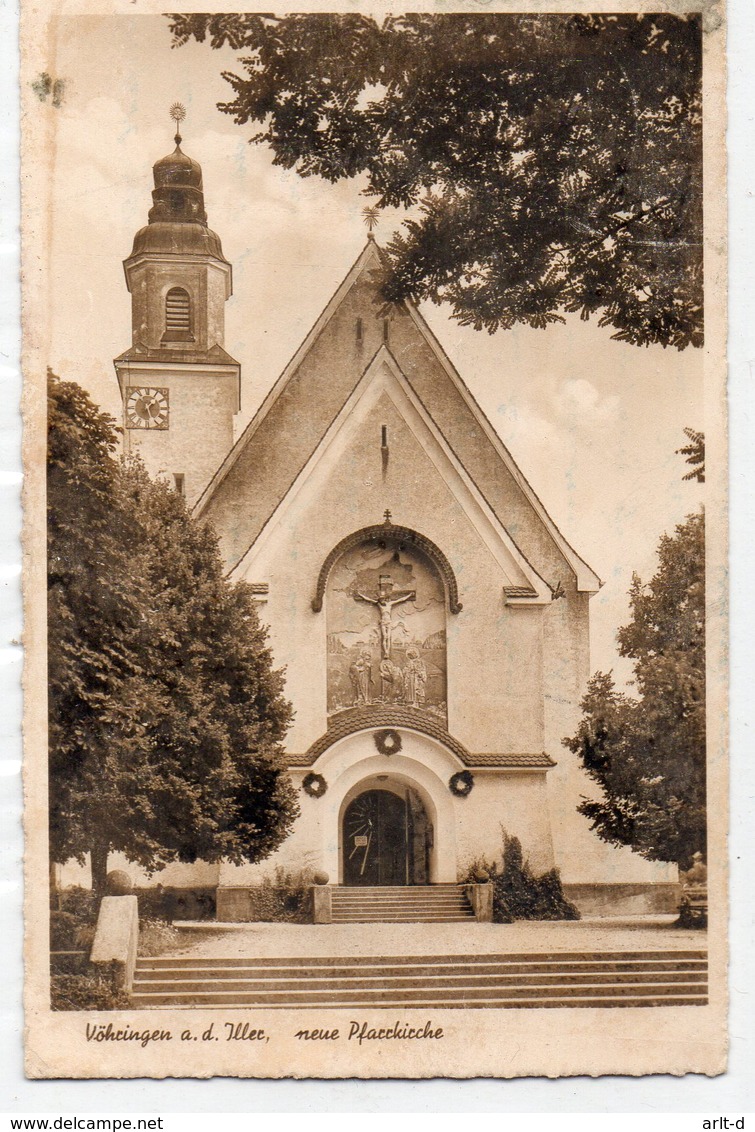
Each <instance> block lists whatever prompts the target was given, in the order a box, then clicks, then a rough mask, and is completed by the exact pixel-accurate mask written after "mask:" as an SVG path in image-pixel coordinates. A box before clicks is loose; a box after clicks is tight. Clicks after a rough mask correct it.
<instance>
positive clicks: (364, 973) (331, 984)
mask: <svg viewBox="0 0 755 1132" xmlns="http://www.w3.org/2000/svg"><path fill="white" fill-rule="evenodd" d="M131 1001H132V1005H133V1006H134V1007H142V1008H147V1007H150V1008H158V1009H159V1008H169V1007H171V1006H172V1007H188V1006H195V1007H196V1006H199V1007H207V1008H221V1007H226V1008H233V1007H239V1008H244V1007H259V1008H286V1007H288V1008H302V1007H320V1008H323V1007H327V1008H333V1009H338V1008H343V1009H352V1010H353V1009H358V1008H365V1009H367V1008H369V1007H374V1008H397V1009H398V1008H409V1007H413V1006H414V1007H418V1008H419V1007H424V1008H433V1009H441V1008H454V1007H457V1008H458V1007H465V1006H469V1007H475V1008H478V1007H479V1008H482V1007H497V1008H507V1007H511V1008H515V1007H525V1006H532V1007H556V1006H568V1007H575V1006H593V1007H598V1006H599V1007H606V1006H654V1005H658V1006H684V1005H700V1004H703V1003H705V1002H706V1001H707V970H706V962H705V952H702V951H665V952H609V953H600V952H598V953H589V952H560V953H559V952H555V953H553V952H551V953H532V952H530V953H527V954H516V953H512V954H508V955H475V956H468V955H463V956H462V955H433V956H406V955H404V956H399V957H386V958H382V957H378V956H356V957H351V958H343V957H338V956H315V957H311V958H310V957H302V958H293V957H287V958H285V959H284V958H282V957H281V958H263V959H257V958H244V959H231V958H223V957H217V958H201V957H197V958H192V957H191V956H160V957H156V958H141V959H139V960H138V961H137V968H136V974H135V983H134V989H133V994H132V997H131Z"/></svg>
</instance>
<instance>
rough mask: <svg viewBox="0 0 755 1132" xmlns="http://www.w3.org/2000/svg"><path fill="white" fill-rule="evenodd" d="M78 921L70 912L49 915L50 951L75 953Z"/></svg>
mask: <svg viewBox="0 0 755 1132" xmlns="http://www.w3.org/2000/svg"><path fill="white" fill-rule="evenodd" d="M78 929H79V921H78V919H77V918H76V916H73V915H71V913H70V912H51V913H50V950H51V951H75V950H76V932H77V931H78Z"/></svg>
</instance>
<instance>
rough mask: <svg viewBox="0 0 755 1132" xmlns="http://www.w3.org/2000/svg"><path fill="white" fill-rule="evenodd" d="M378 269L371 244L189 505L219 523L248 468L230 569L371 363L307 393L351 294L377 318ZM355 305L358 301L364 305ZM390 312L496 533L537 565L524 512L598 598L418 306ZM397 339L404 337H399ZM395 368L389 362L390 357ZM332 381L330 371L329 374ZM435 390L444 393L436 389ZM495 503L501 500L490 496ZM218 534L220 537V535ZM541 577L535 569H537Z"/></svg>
mask: <svg viewBox="0 0 755 1132" xmlns="http://www.w3.org/2000/svg"><path fill="white" fill-rule="evenodd" d="M381 268H382V259H381V252H380V249H379V248H378V247H377V244H376V243H375V241H374V239H373V238H372V237H370V238H369V239H368V241H367V244H366V245H365V247H364V248H363V250H362V252H361V253H360V255H359V256H358V258H357V260H356V261H355V263H354V264H353V265H352V267H351V269H350V271H349V272H348V274H347V275H346V277H345V279H344V280H343V282H342V283H341V285H340V286H339V287H338V288H337V290H336V292H335V294H334V295H333V297H332V298H331V300H330V302H329V303H328V304H327V306H326V307H325V309H324V310H323V312H322V314H321V315H320V317H319V318H318V320H317V321H316V322H315V324H314V326H313V327H312V329H311V330H310V332H309V334H308V335H307V336H306V338H305V339H304V341H303V342H302V344H301V346H300V347H299V349H298V350H297V351H296V353H295V354H294V356H293V357H292V359H291V361H290V362H289V363H288V365H287V366H286V368H285V369H284V371H283V373H282V374H281V375H280V377H279V378H278V380H277V381H276V382H275V384H274V385H273V387H272V388H271V389H270V391H269V393H268V394H267V396H266V397H265V399H264V401H263V402H262V404H261V405H260V407H259V409H258V410H257V412H256V414H255V415H254V417H253V418H252V420H251V421H250V423H249V424H248V425H247V427H246V428H245V429H244V431H243V432H242V434H241V435H240V436H239V438H238V440H237V441H236V443H235V444H234V446H233V448H232V449H231V451H230V452H229V453H228V455H227V456H226V458H225V459H224V460H223V462H222V464H221V465H220V467H219V468H218V470H217V472H216V473H215V475H214V476H213V478H212V479H211V481H210V483H209V484H208V485H207V487H206V488H205V490H204V492H203V493H202V495H201V496H200V498H199V500H198V501H197V503H196V504H195V507H194V513H195V515H197V516H201V515H205V516H206V517H209V518H216V517H217V514H220V513H224V512H226V511H228V510H233V507H232V505H231V504H229V502H228V499H227V498H226V499H225V500H223V498H222V497H223V496H226V497H227V495H228V489H229V485H230V484H232V483H233V481H234V480H237V478H238V476H241V477H242V478H243V477H244V465H245V464H247V463H249V462H250V461H251V466H252V467H254V468H255V472H256V476H257V480H256V482H257V485H258V487H259V488H260V490H258V491H257V492H256V493H255V500H254V502H255V509H257V513H256V514H255V515H254V516H251V515H249V514H248V509H245V510H244V513H243V516H242V515H241V514H240V513H238V512H237V513H236V514H235V515H234V522H236V523H238V522H239V521H242V522H243V523H245V524H246V525H247V531H246V535H244V534H243V533H241V532H239V536H238V537H239V538H241V541H242V543H243V545H242V546H240V545H237V546H235V547H233V548H230V547H229V552H230V558H231V560H232V562H233V563H235V562H238V560H239V558H241V557H243V556H244V554H245V553H246V552H247V551H248V549H249V547H250V545H254V543H255V542H256V539H257V538H258V537H259V534H260V533H261V531H262V530H263V529H264V528H265V527H266V526H267V523H268V521H269V520H270V518H271V517H272V515H273V514H274V513H275V511H276V510H277V508H278V507H279V506H280V505H281V503H282V502H283V500H284V499H285V498H286V496H287V494H288V493H289V491H290V490H291V488H292V487H293V485H294V484H295V483H296V482H297V480H298V479H299V477H300V475H301V473H302V471H303V470H304V469H305V467H306V466H307V464H308V463H309V461H310V460H311V459H312V457H313V455H314V453H315V452H316V450H317V448H318V446H319V445H320V444H322V443H323V441H324V438H325V436H326V435H327V433H328V431H329V430H330V429H331V427H332V426H333V424H334V422H335V420H336V418H337V417H338V416H339V414H341V413H342V411H343V409H344V407H345V405H346V404H347V402H348V401H349V400H350V398H351V397H352V395H353V394H354V392H355V390H356V388H357V387H358V386H359V384H360V383H361V381H362V378H363V377H364V375H365V374H366V372H367V370H368V369H369V368H370V365H372V363H373V362H374V360H375V358H374V357H373V358H371V359H370V361H369V362H368V363H367V365H365V364H364V362H361V363H360V364H359V366H358V370H357V371H356V372H355V370H354V367H353V365H351V366H350V367H345V368H344V367H343V366H342V367H341V373H340V374H338V375H335V376H333V377H332V380H329V382H328V384H327V385H323V384H322V382H321V383H320V385H319V387H318V388H317V389H311V388H308V387H307V384H306V383H307V382H308V383H309V385H311V384H312V381H313V375H312V373H307V372H305V371H306V370H307V366H308V365H309V364H310V362H311V361H312V358H313V357H314V355H315V354H317V352H318V351H322V350H323V349H324V346H323V344H324V343H325V340H326V339H327V337H328V334H329V333H332V332H333V328H334V327H336V324H337V323H338V320H339V318H340V317H342V314H343V310H344V309H345V308H346V307H347V306H348V305H349V303H353V302H355V301H356V300H355V299H354V295H355V294H356V293H357V292H359V294H363V293H364V292H365V290H366V291H367V292H368V294H369V296H370V301H371V303H372V304H373V306H372V308H371V309H372V311H373V313H374V310H375V307H374V303H375V301H376V299H377V295H378V283H377V281H376V280H375V274H376V273H378V272H380V270H381ZM362 301H363V302H364V301H365V300H364V298H363V299H362ZM354 309H355V310H356V309H358V308H357V307H355V308H354ZM395 309H398V311H399V313H400V314H402V315H404V316H408V320H409V322H410V324H411V328H412V331H413V341H412V343H411V347H410V348H407V363H408V364H400V363H397V364H398V365H399V368H400V371H401V374H402V376H403V377H404V378H405V379H406V382H407V383H408V385H409V387H410V388H411V389H413V391H414V393H415V394H416V396H417V398H418V400H419V401H420V402H421V403H422V404H423V406H424V408H425V410H426V412H427V413H428V414H430V415H432V418H433V420H434V422H435V424H436V427H437V428H438V431H439V432H440V433H441V434H444V435H446V436H453V451H454V455H455V456H456V458H457V459H458V460H459V463H460V464H461V465H462V467H463V468H464V470H465V472H466V474H467V475H469V477H470V479H471V481H472V482H473V483H475V484H477V485H479V486H480V490H481V492H482V494H483V496H484V497H485V499H486V502H487V503H488V504H489V505H490V508H491V510H492V511H493V513H494V514H495V515H496V518H497V519H498V521H499V522H500V523H501V525H502V527H504V528H505V529H506V530H507V531H510V533H511V534H512V540H513V539H514V538H516V543H517V545H518V546H519V547H520V549H521V552H522V553H523V554H524V555H525V556H526V557H527V558H528V559H529V560H530V561H534V560H535V559H534V558H533V554H532V551H531V550H529V549H528V548H527V546H526V545H523V541H522V537H521V535H520V536H517V535H515V534H514V533H513V532H511V523H512V520H514V524H515V526H517V525H518V526H521V527H522V530H523V533H524V536H525V537H524V542H525V543H526V541H527V528H529V539H530V541H531V542H532V541H533V535H532V530H533V528H532V523H531V522H528V521H527V519H528V516H527V514H525V513H529V516H530V517H536V519H537V526H539V527H540V528H541V529H542V531H544V532H545V534H546V537H547V540H549V542H550V544H551V546H552V549H555V550H556V552H557V555H556V556H557V558H558V559H559V560H560V561H561V562H562V563H563V564H564V565H565V566H566V568H567V569H568V570H569V571H571V573H572V574H573V576H574V580H575V584H576V588H577V589H578V590H581V591H585V592H588V593H594V592H595V591H597V590H598V589H599V588H600V585H601V582H600V579H599V578H598V576H597V575H596V574H595V573H594V571H593V570H592V569H591V568H590V567H589V566H588V565H587V563H586V562H585V561H584V560H583V559H582V558H581V557H580V556H579V555H578V554H577V552H576V551H575V550H574V549H573V547H572V546H571V545H570V544H569V543H568V542H567V540H566V539H565V538H564V536H563V534H562V533H561V531H560V530H559V529H558V527H557V526H556V524H555V523H554V522H553V520H552V519H551V518H550V516H549V515H548V513H547V511H546V510H545V507H544V506H543V504H542V503H541V501H540V500H539V498H538V497H537V495H536V494H535V492H534V491H533V489H532V487H531V486H530V484H529V483H528V481H527V480H526V479H525V477H524V476H523V474H522V472H521V471H520V469H519V468H518V466H517V464H516V462H515V461H514V459H513V457H512V456H511V454H510V453H509V451H508V449H507V448H506V446H505V445H504V444H503V442H502V441H501V439H500V437H499V436H498V434H497V433H496V431H495V429H494V428H493V426H492V425H491V423H490V422H489V421H488V419H487V417H486V416H485V414H484V412H483V411H482V409H481V407H480V406H479V404H478V403H477V401H476V400H475V398H474V397H473V395H472V393H471V391H470V390H469V389H468V388H467V386H466V385H465V383H464V381H463V380H462V378H461V376H460V375H459V373H458V372H457V370H456V369H455V367H454V366H453V364H452V363H451V361H450V359H449V358H448V357H447V355H446V354H445V352H444V351H443V349H442V347H441V346H440V343H439V342H438V341H437V339H436V337H435V335H434V334H433V333H432V331H431V330H430V328H429V326H428V325H427V323H426V322H425V320H424V318H423V317H422V315H421V313H420V311H419V310H418V308H417V307H416V306H415V304H413V303H411V302H409V301H407V302H404V303H403V304H401V305H400V307H399V308H395ZM404 337H405V338H406V331H404ZM410 355H413V356H410ZM392 360H393V361H394V362H395V361H396V359H395V357H394V356H393V355H392ZM428 365H429V366H430V367H431V368H432V370H433V373H432V374H431V375H429V376H427V375H426V374H425V373H424V371H425V370H426V369H427V368H428ZM332 374H333V370H332V369H331V370H329V375H332ZM422 381H424V382H425V385H426V386H427V382H428V381H430V382H432V383H434V384H433V385H432V388H431V389H430V387H428V388H426V389H425V390H424V391H421V390H420V389H419V388H418V387H419V385H420V384H421V382H422ZM441 385H442V386H443V388H440V386H441ZM428 392H430V396H428ZM438 413H440V414H441V415H443V414H444V415H445V418H446V420H445V422H444V421H443V420H442V419H439V416H438ZM304 418H306V421H304ZM444 425H445V428H444ZM266 434H267V436H266ZM271 436H272V437H277V438H278V440H277V443H276V444H275V445H274V447H275V448H276V451H275V453H274V460H273V459H272V458H271V456H270V452H269V448H270V437H271ZM282 437H284V438H285V442H284V443H281V442H280V440H281V438H282ZM260 469H261V475H260ZM262 478H267V480H271V479H275V480H276V482H275V484H274V485H273V484H272V483H268V484H267V485H265V484H263V483H262ZM483 480H484V481H486V485H487V487H488V491H485V489H484V487H483V485H482V483H481V481H483ZM504 480H505V481H506V484H505V486H504ZM265 486H268V488H269V490H268V492H267V495H266V496H265V492H264V491H263V490H261V489H262V488H263V487H265ZM496 496H498V498H495V497H496ZM507 499H508V501H509V504H511V502H512V500H513V501H514V503H515V504H516V506H515V507H514V508H513V510H514V511H516V512H517V515H514V514H512V507H511V506H508V507H507V506H506V500H507ZM217 525H218V527H219V528H222V526H223V523H222V514H221V519H220V522H218V523H217ZM219 533H221V537H222V534H223V532H222V529H220V530H219ZM538 542H539V545H540V548H541V556H542V545H543V544H542V539H539V540H538V538H537V537H536V538H535V539H534V542H533V547H534V545H535V543H538ZM549 557H552V555H550V556H549ZM538 572H542V571H541V570H540V569H539V568H538ZM559 580H560V579H559Z"/></svg>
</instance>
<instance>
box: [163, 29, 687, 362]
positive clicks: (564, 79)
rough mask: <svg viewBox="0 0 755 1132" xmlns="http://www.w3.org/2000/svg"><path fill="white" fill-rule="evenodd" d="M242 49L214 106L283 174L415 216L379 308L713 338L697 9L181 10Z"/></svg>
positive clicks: (190, 35) (648, 338) (201, 32)
mask: <svg viewBox="0 0 755 1132" xmlns="http://www.w3.org/2000/svg"><path fill="white" fill-rule="evenodd" d="M170 27H171V31H172V34H173V40H174V44H176V45H180V44H184V43H186V42H187V41H188V40H190V39H194V40H197V41H199V42H204V41H206V40H208V41H209V42H210V44H211V46H212V47H214V48H218V47H222V46H226V45H227V46H230V47H231V48H234V49H237V50H239V51H243V55H242V57H241V59H240V64H241V68H242V72H241V73H240V74H233V73H225V74H224V77H225V78H226V79H227V80H228V82H229V83H230V85H231V87H232V89H233V93H234V98H233V100H232V101H229V102H227V103H222V104H220V109H221V110H222V111H223V112H225V113H227V114H230V115H232V116H233V118H234V121H235V122H236V123H238V124H239V125H246V124H247V123H249V122H255V123H260V124H261V130H260V131H259V132H257V133H256V134H255V135H254V136H253V139H252V140H253V141H255V142H258V143H264V144H266V145H268V146H270V147H271V149H272V151H273V154H274V160H275V163H276V164H278V165H282V166H283V167H284V168H286V169H295V170H296V171H297V172H298V173H299V174H300V175H301V176H303V177H308V176H313V175H316V176H320V177H323V178H325V179H327V180H329V181H338V180H340V179H343V178H353V177H362V178H364V179H365V180H366V190H365V191H366V193H367V194H368V195H369V196H371V197H373V199H374V200H375V202H376V206H377V207H386V206H391V207H403V208H413V209H414V215H413V216H411V217H410V218H409V219H407V220H406V222H405V223H404V226H403V229H402V230H401V232H399V233H398V234H396V235H395V236H394V237H393V239H392V241H391V243H390V245H389V247H388V256H387V263H388V266H389V271H388V274H387V278H386V280H385V282H384V296H385V298H386V300H388V301H393V302H397V301H400V300H402V299H405V298H407V297H412V298H415V299H422V298H429V299H432V300H433V301H435V302H448V303H450V304H451V306H452V308H453V313H454V316H455V317H456V318H457V319H459V321H460V322H462V323H464V324H470V325H473V326H474V327H476V328H477V329H480V328H485V329H487V330H489V331H490V332H492V331H494V330H496V329H498V328H499V327H500V328H509V327H511V326H513V325H514V324H516V323H518V322H524V323H528V324H529V325H530V326H534V327H545V326H547V325H548V324H549V323H551V322H554V321H560V320H563V313H564V312H566V311H578V312H579V313H580V315H581V317H582V318H584V319H587V318H589V317H590V316H591V315H598V317H599V319H600V322H601V324H603V325H610V326H612V327H613V328H614V331H615V333H614V337H615V338H618V339H620V340H622V341H626V342H631V343H634V344H636V345H647V344H649V343H661V344H662V345H664V346H667V345H672V346H675V347H677V348H679V349H682V348H684V347H685V346H688V345H690V344H692V345H694V346H700V345H701V344H702V340H703V319H702V235H701V231H702V185H701V179H702V168H701V145H702V142H701V137H702V133H701V129H702V127H701V58H702V56H701V28H700V19H699V16H698V15H684V16H672V15H668V14H666V15H663V14H658V13H654V14H653V15H648V16H644V17H643V16H639V17H638V16H635V15H624V16H621V15H573V14H569V15H535V14H528V15H513V14H510V15H490V14H480V15H471V16H468V15H456V14H454V15H403V16H399V17H389V18H387V19H385V20H384V21H382V22H381V23H378V22H376V21H374V20H372V19H369V18H367V17H365V16H362V15H358V14H347V15H319V14H317V15H292V16H285V17H276V16H268V15H265V16H263V15H238V14H236V15H228V14H225V15H201V14H200V15H173V16H171V17H170Z"/></svg>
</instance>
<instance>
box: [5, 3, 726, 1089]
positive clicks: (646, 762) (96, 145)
mask: <svg viewBox="0 0 755 1132" xmlns="http://www.w3.org/2000/svg"><path fill="white" fill-rule="evenodd" d="M332 7H334V8H337V7H339V6H338V5H333V6H332ZM458 7H459V10H458V11H454V10H450V9H448V10H447V9H446V8H442V9H441V8H438V7H437V6H434V5H419V7H418V10H417V11H413V12H411V13H401V12H400V11H398V10H397V11H395V12H389V11H388V10H387V9H383V8H380V7H375V6H373V7H364V8H362V7H361V6H343V8H342V10H339V11H320V10H316V11H310V12H306V11H305V12H300V13H288V12H282V13H280V14H276V13H265V14H262V13H254V12H236V13H205V14H197V13H185V14H172V15H171V14H168V15H166V14H162V13H159V12H155V13H154V14H149V13H147V12H143V11H139V12H136V11H126V10H125V9H116V8H115V7H114V8H113V11H112V12H111V13H110V14H107V13H103V11H101V10H100V11H98V12H96V13H95V12H88V11H86V10H84V9H83V7H82V10H73V9H71V10H68V9H67V8H66V7H65V6H64V7H62V8H60V9H59V10H56V12H54V13H52V12H47V13H42V12H39V11H35V12H31V11H29V12H27V14H26V17H25V19H26V28H25V31H24V37H25V38H24V43H25V55H24V66H25V68H26V72H27V78H28V82H27V83H26V84H25V88H24V90H25V94H24V97H25V113H24V158H23V167H22V168H23V178H22V181H23V194H24V199H23V231H24V241H25V244H24V248H25V250H24V295H25V298H24V356H25V363H24V381H25V389H26V394H25V430H26V439H25V445H26V447H25V473H26V484H27V486H26V503H25V523H26V537H25V544H24V545H25V604H26V619H27V650H28V657H27V666H26V685H25V686H26V709H25V710H26V727H25V743H26V763H27V767H26V776H27V777H26V806H27V816H26V836H27V847H28V848H27V866H26V867H27V920H26V922H27V943H26V949H27V950H26V960H27V974H26V982H27V987H26V1010H27V1033H26V1064H27V1073H28V1075H29V1076H30V1077H36V1078H40V1077H64V1076H65V1077H139V1076H144V1077H166V1076H174V1077H176V1076H177V1077H180V1076H186V1077H207V1076H240V1077H289V1076H297V1077H313V1078H316V1077H367V1078H369V1077H403V1078H421V1077H476V1076H487V1077H518V1076H556V1077H558V1076H568V1075H573V1074H589V1075H594V1076H595V1075H601V1074H607V1073H621V1074H646V1073H659V1072H667V1073H674V1074H684V1073H707V1074H711V1075H715V1074H717V1073H721V1072H723V1071H724V1070H725V1066H726V983H725V980H726V963H727V958H726V939H727V926H726V921H727V871H726V858H725V852H726V836H727V802H726V799H727V757H726V737H727V723H726V687H727V675H726V632H727V627H726V554H727V533H726V475H727V456H726V420H725V381H726V370H725V334H726V331H725V312H726V256H725V215H724V211H723V208H724V196H725V161H724V149H723V138H724V130H725V110H724V103H723V83H724V77H723V34H724V28H723V23H722V19H721V17H720V13H718V11H717V6H716V5H715V4H712V5H708V4H704V5H702V6H697V7H696V6H695V5H692V6H690V5H687V6H685V8H684V11H682V10H681V7H680V6H679V5H676V4H673V3H664V4H660V3H659V4H656V5H646V4H643V3H637V2H635V3H626V2H623V0H622V2H619V0H617V2H615V3H613V4H612V5H610V6H607V5H603V4H601V3H598V2H597V0H596V2H595V3H593V4H592V5H589V4H582V3H577V2H574V3H573V4H571V5H569V6H568V7H569V8H571V9H572V10H570V11H565V10H562V9H563V8H564V5H555V4H554V5H551V6H550V7H551V8H556V9H557V10H556V11H551V10H547V9H548V7H549V6H548V5H545V6H541V5H535V4H530V5H527V4H523V5H519V6H518V7H519V9H520V10H518V11H514V10H512V9H511V8H510V7H509V6H508V5H506V4H504V3H501V4H498V5H495V4H493V5H486V6H485V9H484V11H480V10H478V9H474V10H473V9H472V7H471V6H465V5H459V6H458ZM706 530H707V537H706ZM709 923H710V927H709ZM709 934H710V940H709Z"/></svg>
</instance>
